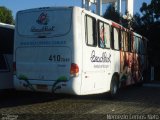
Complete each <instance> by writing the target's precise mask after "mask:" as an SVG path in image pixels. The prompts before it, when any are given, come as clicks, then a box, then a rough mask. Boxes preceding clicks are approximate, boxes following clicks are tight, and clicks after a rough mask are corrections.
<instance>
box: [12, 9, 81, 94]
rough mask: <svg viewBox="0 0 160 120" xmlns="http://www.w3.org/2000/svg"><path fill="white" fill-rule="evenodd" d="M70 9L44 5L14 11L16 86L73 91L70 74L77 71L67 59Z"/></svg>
mask: <svg viewBox="0 0 160 120" xmlns="http://www.w3.org/2000/svg"><path fill="white" fill-rule="evenodd" d="M72 12H73V8H72V7H65V8H64V7H57V8H50V7H48V8H39V9H30V10H24V11H19V12H18V13H17V17H16V32H15V43H14V86H15V88H16V89H19V90H32V91H44V92H57V91H59V92H67V93H73V92H75V91H76V90H73V89H71V88H73V87H70V86H73V85H72V83H73V82H71V74H72V73H73V74H76V72H78V67H77V65H76V64H74V63H72V62H71V61H72V58H73V56H72V52H73V51H72V50H73V24H72ZM68 88H69V89H68ZM79 88H80V87H79ZM77 91H79V89H77Z"/></svg>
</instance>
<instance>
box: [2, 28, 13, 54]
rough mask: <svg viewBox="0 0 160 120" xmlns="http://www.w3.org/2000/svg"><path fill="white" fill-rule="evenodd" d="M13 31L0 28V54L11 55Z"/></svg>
mask: <svg viewBox="0 0 160 120" xmlns="http://www.w3.org/2000/svg"><path fill="white" fill-rule="evenodd" d="M13 41H14V30H13V29H9V28H3V27H1V28H0V54H13Z"/></svg>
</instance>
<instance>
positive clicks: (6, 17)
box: [0, 6, 14, 24]
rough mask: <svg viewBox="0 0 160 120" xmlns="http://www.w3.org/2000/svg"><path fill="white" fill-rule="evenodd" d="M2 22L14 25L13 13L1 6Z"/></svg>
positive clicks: (0, 20) (0, 17) (0, 16)
mask: <svg viewBox="0 0 160 120" xmlns="http://www.w3.org/2000/svg"><path fill="white" fill-rule="evenodd" d="M0 22H3V23H7V24H14V19H13V16H12V11H11V10H9V9H7V8H6V7H4V6H0Z"/></svg>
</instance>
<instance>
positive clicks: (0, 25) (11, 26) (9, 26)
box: [0, 22, 15, 29]
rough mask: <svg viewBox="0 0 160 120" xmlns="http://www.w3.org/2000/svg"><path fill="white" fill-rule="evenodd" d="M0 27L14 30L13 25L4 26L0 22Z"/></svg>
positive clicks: (4, 24)
mask: <svg viewBox="0 0 160 120" xmlns="http://www.w3.org/2000/svg"><path fill="white" fill-rule="evenodd" d="M0 27H4V28H9V29H14V27H15V26H14V25H11V24H6V23H1V22H0Z"/></svg>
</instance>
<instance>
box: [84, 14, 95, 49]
mask: <svg viewBox="0 0 160 120" xmlns="http://www.w3.org/2000/svg"><path fill="white" fill-rule="evenodd" d="M85 21H86V24H85V25H86V43H87V45H89V46H96V44H97V42H96V32H95V30H96V29H95V28H96V20H95V19H94V18H92V17H90V16H86V20H85Z"/></svg>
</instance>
